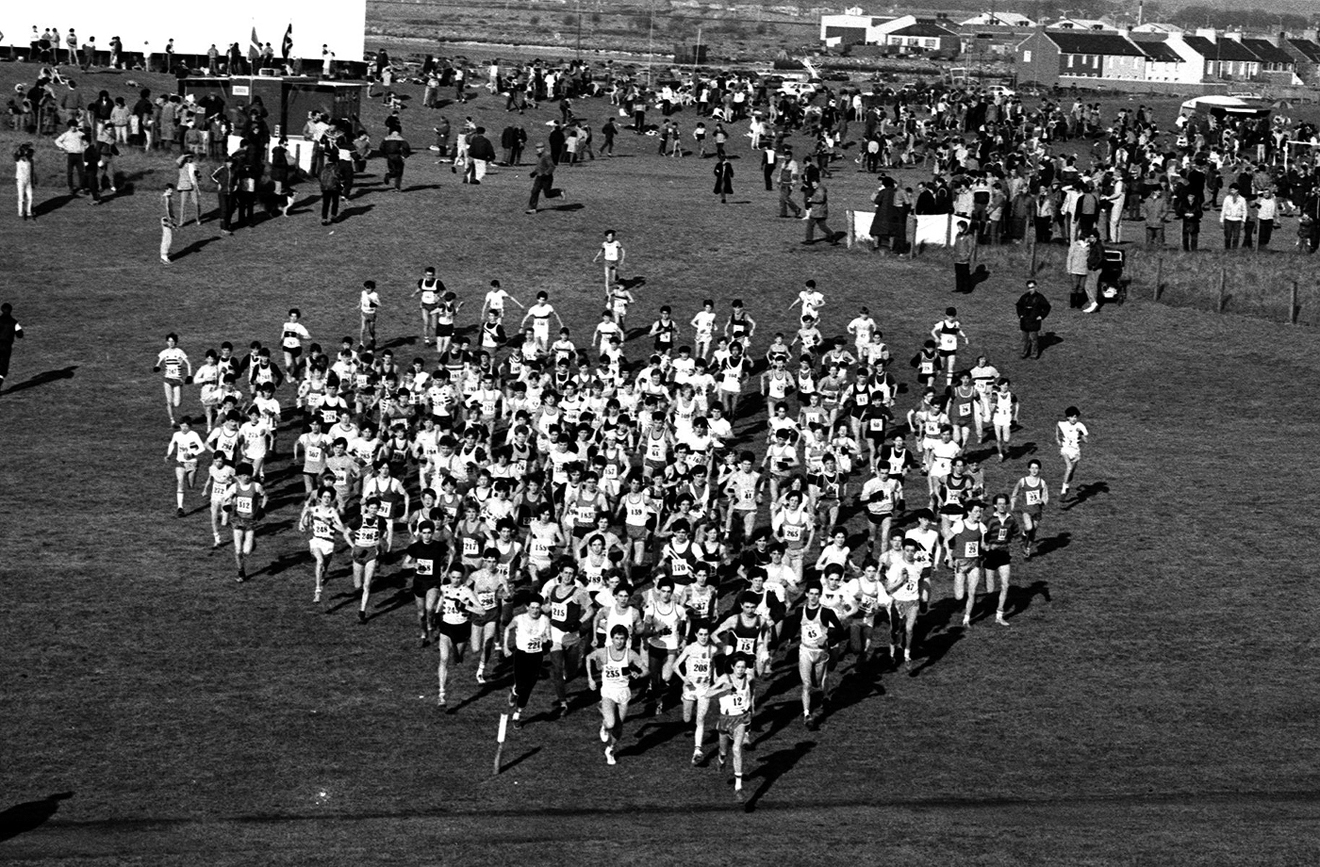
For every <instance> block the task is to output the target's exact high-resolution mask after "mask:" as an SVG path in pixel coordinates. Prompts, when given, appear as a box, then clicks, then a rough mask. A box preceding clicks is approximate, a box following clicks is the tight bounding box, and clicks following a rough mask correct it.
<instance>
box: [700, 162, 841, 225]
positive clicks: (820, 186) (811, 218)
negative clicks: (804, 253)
mask: <svg viewBox="0 0 1320 867" xmlns="http://www.w3.org/2000/svg"><path fill="white" fill-rule="evenodd" d="M719 158H720V159H721V160H722V159H724V158H725V157H724V155H723V154H721V155H720V157H719ZM829 216H830V203H829V192H828V191H827V190H826V189H825V183H824V181H821V182H820V183H817V184H816V185H815V186H814V187H813V188H812V190H811V193H810V195H808V196H807V218H806V219H807V237H806V239H805V240H804V241H803V242H802V243H804V244H814V243H816V229H818V228H819V229H820V230H821V231H822V232H824V233H825V238H826V240H828V241H829V242H830V246H831V247H837V246H839V239H838V238H837V237H835V234H834V230H833V229H831V228H830V226H829V223H827V222H826V220H828V219H829Z"/></svg>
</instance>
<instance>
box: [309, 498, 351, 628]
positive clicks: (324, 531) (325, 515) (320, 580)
mask: <svg viewBox="0 0 1320 867" xmlns="http://www.w3.org/2000/svg"><path fill="white" fill-rule="evenodd" d="M298 529H299V530H300V531H301V532H304V533H306V532H307V531H309V530H310V531H311V534H312V537H311V539H309V540H308V542H307V547H308V549H309V550H310V551H311V553H312V560H313V561H315V564H316V565H315V567H314V569H313V575H314V577H315V580H316V589H315V590H314V591H313V593H312V602H313V603H319V602H320V601H321V591H322V589H323V588H324V587H325V575H326V570H327V569H328V568H329V567H330V557H331V556H332V555H333V554H334V553H335V538H336V536H343V537H344V540H345V541H347V542H348V543H349V545H352V544H353V539H352V537H351V536H350V535H349V533H348V528H346V527H345V526H344V522H343V520H341V519H340V517H339V510H338V509H336V508H335V492H334V489H333V488H321V489H319V490H318V491H317V492H316V496H315V497H314V498H313V497H309V498H308V500H307V503H306V504H305V505H304V506H303V510H302V514H301V515H300V516H299V517H298Z"/></svg>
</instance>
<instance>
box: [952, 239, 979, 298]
mask: <svg viewBox="0 0 1320 867" xmlns="http://www.w3.org/2000/svg"><path fill="white" fill-rule="evenodd" d="M975 257H976V233H975V232H974V231H972V224H971V222H970V221H968V220H959V221H958V236H957V237H956V238H954V239H953V291H954V292H961V293H963V294H965V295H970V294H971V292H972V288H973V284H972V259H974V258H975Z"/></svg>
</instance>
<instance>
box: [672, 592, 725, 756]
mask: <svg viewBox="0 0 1320 867" xmlns="http://www.w3.org/2000/svg"><path fill="white" fill-rule="evenodd" d="M703 571H704V570H703ZM694 586H695V585H694ZM689 589H691V588H689ZM688 611H689V613H690V612H691V611H692V609H691V608H690V607H689V609H688ZM690 623H691V624H692V626H691V629H692V643H691V644H689V645H687V646H686V647H684V648H683V652H682V653H680V654H679V655H678V660H677V661H676V662H675V663H674V670H675V671H676V672H678V676H679V678H680V679H681V680H682V681H683V722H684V724H687V723H692V722H694V721H695V723H696V732H695V735H694V747H693V750H692V764H693V765H697V764H699V763H700V762H701V759H702V757H703V756H704V755H705V753H704V752H703V748H702V743H703V741H704V740H705V738H706V717H707V716H708V715H709V713H710V691H711V686H712V685H713V684H714V682H715V659H716V656H717V654H718V653H719V650H718V648H716V646H715V645H714V644H711V641H710V621H708V620H693V621H690Z"/></svg>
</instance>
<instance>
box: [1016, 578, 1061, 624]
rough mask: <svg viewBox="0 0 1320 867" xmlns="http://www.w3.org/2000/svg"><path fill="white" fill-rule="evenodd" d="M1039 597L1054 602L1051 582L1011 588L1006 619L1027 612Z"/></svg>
mask: <svg viewBox="0 0 1320 867" xmlns="http://www.w3.org/2000/svg"><path fill="white" fill-rule="evenodd" d="M1037 596H1039V597H1040V598H1041V599H1044V600H1045V601H1046V602H1050V601H1052V600H1051V599H1050V585H1049V582H1046V581H1033V582H1032V583H1031V584H1028V585H1027V586H1026V587H1009V588H1008V604H1007V605H1005V606H1004V617H1005V619H1007V618H1010V617H1016V616H1018V615H1019V614H1021V613H1022V612H1024V611H1026V610H1027V609H1028V608H1030V607H1031V603H1032V602H1033V601H1034V600H1035V598H1036V597H1037Z"/></svg>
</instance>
